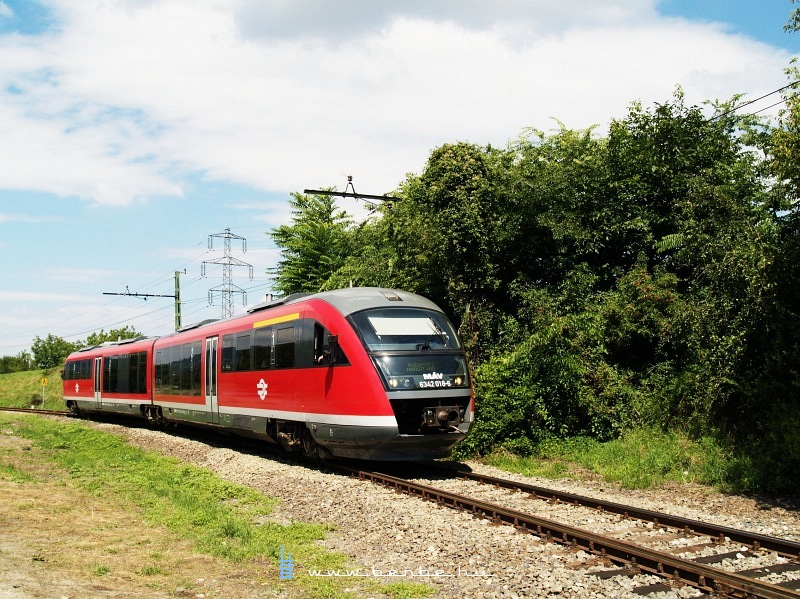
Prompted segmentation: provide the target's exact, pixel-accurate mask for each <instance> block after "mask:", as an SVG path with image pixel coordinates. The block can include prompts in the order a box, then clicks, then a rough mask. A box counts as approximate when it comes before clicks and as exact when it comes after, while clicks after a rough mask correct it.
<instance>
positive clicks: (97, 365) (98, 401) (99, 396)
mask: <svg viewBox="0 0 800 599" xmlns="http://www.w3.org/2000/svg"><path fill="white" fill-rule="evenodd" d="M102 372H103V358H95V359H94V377H93V379H94V405H95V407H96V408H100V407H102V405H103V393H102V388H101V387H100V375H101V374H102Z"/></svg>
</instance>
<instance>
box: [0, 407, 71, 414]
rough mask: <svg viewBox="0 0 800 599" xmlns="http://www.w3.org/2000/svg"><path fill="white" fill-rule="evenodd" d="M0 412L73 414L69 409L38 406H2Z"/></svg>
mask: <svg viewBox="0 0 800 599" xmlns="http://www.w3.org/2000/svg"><path fill="white" fill-rule="evenodd" d="M0 412H22V413H25V414H47V415H48V416H72V415H73V414H72V412H70V411H69V410H40V409H37V408H11V407H0Z"/></svg>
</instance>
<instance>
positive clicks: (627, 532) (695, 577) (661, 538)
mask: <svg viewBox="0 0 800 599" xmlns="http://www.w3.org/2000/svg"><path fill="white" fill-rule="evenodd" d="M350 474H351V476H357V477H358V478H360V479H364V480H370V481H372V482H375V483H378V484H381V485H383V486H386V487H389V488H392V489H394V490H396V491H398V492H402V493H406V494H409V495H413V496H417V497H420V498H423V499H426V500H428V501H431V502H434V503H436V504H438V505H440V506H444V507H449V508H453V509H456V510H459V511H465V512H468V513H471V514H473V515H474V516H476V517H480V518H486V519H488V520H490V521H491V522H493V523H496V524H506V525H510V526H513V527H514V528H515V529H517V530H518V531H520V532H521V533H525V534H532V535H535V536H537V537H539V538H541V539H543V540H545V541H547V542H554V543H559V544H562V545H564V546H566V547H567V548H569V549H570V550H572V551H573V552H575V553H576V554H578V553H580V552H583V554H584V555H586V556H591V557H588V559H584V560H583V561H582V563H581V564H578V563H577V562H576V564H577V565H576V567H584V568H586V569H587V575H592V576H600V577H606V578H608V577H614V576H634V575H637V574H643V573H647V574H653V575H655V576H658V577H659V578H661V579H662V582H658V583H653V584H648V585H642V586H639V587H637V588H636V589H635V592H636V593H637V594H641V595H647V594H652V593H658V592H663V591H669V590H672V589H676V588H680V587H684V586H686V587H691V588H693V589H696V591H697V596H704V595H706V596H715V597H746V598H756V597H763V598H771V599H779V598H782V599H790V598H794V599H797V598H800V543H797V542H795V541H791V540H784V539H780V538H776V537H771V536H766V535H761V534H757V533H751V532H747V531H743V530H738V529H734V528H730V527H725V526H719V525H715V524H711V523H708V522H703V521H699V520H692V519H688V518H682V517H678V516H673V515H670V514H666V513H662V512H656V511H652V510H643V509H639V508H635V507H632V506H627V505H623V504H620V503H614V502H608V501H603V500H599V499H593V498H590V497H585V496H580V495H576V494H572V493H563V492H559V491H555V490H552V489H547V488H544V487H539V486H534V485H529V484H525V483H517V482H514V481H510V480H506V479H500V478H496V477H489V476H485V475H480V474H475V473H470V472H454V473H451V474H450V475H447V474H445V475H444V476H445V478H446V479H447V478H450V479H451V480H452V479H460V480H469V481H472V482H473V483H475V484H476V485H481V486H483V487H484V489H483V490H481V489H480V488H476V489H473V490H472V491H469V492H468V494H465V493H463V492H460V493H456V492H453V491H451V490H447V489H445V488H442V487H443V485H445V483H447V480H445V481H440V482H439V483H437V484H436V486H431V485H429V484H423V483H420V482H417V481H414V480H410V479H407V478H402V477H398V476H393V475H390V474H383V473H380V472H375V471H369V470H359V469H354V470H351V471H350ZM486 489H502V490H503V492H504V493H505V496H504V497H501V498H499V499H500V502H498V498H497V497H492V498H491V499H492V500H489V499H487V492H485V491H486ZM491 494H492V493H491V492H489V493H488V495H491ZM539 500H545V502H547V503H548V504H550V505H552V504H554V503H555V504H558V505H559V506H560V507H562V508H564V509H566V510H568V511H570V513H569V515H564V514H562V515H561V516H555V517H543V516H542V515H537V514H535V513H533V512H535V511H537V510H536V509H535V508H533V509H532V506H533V505H535V503H536V502H537V501H539ZM532 502H533V503H532ZM520 504H524V505H525V507H520ZM511 505H514V506H515V507H510V506H511ZM576 509H583V510H587V511H589V512H590V513H591V514H594V518H593V517H592V516H587V515H586V514H585V513H584V514H582V515H581V514H576V513H574V510H576ZM549 511H552V510H549ZM554 518H557V519H554ZM575 520H582V521H584V523H583V524H582V525H581V526H575V525H573V524H571V523H569V524H568V523H566V521H569V522H573V521H575ZM586 520H590V521H593V522H594V524H596V525H593V526H587V525H586V524H585V521H586ZM598 524H602V525H598ZM621 537H622V538H621ZM754 564H757V565H754ZM737 565H738V566H739V567H736V566H737ZM741 565H744V566H745V567H741ZM611 566H613V568H611V569H609V567H611ZM747 566H749V567H747Z"/></svg>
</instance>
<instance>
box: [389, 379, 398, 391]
mask: <svg viewBox="0 0 800 599" xmlns="http://www.w3.org/2000/svg"><path fill="white" fill-rule="evenodd" d="M389 385H390V386H391V387H392V389H396V388H397V379H389Z"/></svg>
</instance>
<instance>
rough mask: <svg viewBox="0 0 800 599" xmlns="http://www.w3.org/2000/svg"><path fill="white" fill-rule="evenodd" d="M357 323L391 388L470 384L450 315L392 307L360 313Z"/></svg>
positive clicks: (464, 360)
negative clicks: (448, 317)
mask: <svg viewBox="0 0 800 599" xmlns="http://www.w3.org/2000/svg"><path fill="white" fill-rule="evenodd" d="M351 320H352V322H353V324H354V326H355V328H356V330H357V331H358V332H359V334H360V336H361V339H362V341H363V342H364V345H365V346H366V348H367V351H368V352H369V353H370V355H371V356H372V359H373V361H374V362H375V364H376V366H377V367H378V370H379V371H380V373H381V375H382V377H383V380H384V384H385V385H386V387H387V388H388V389H389V390H397V391H403V390H417V389H418V390H430V389H456V388H464V387H468V386H469V377H468V375H467V363H466V358H465V357H464V352H463V349H462V347H461V344H460V343H459V341H458V338H457V337H456V334H455V331H454V330H453V325H452V324H451V323H450V321H449V320H448V319H447V317H446V316H445V315H444V314H442V313H440V312H435V311H432V310H423V309H419V308H386V309H376V310H365V311H364V312H359V313H357V314H354V315H353V316H352V317H351Z"/></svg>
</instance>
